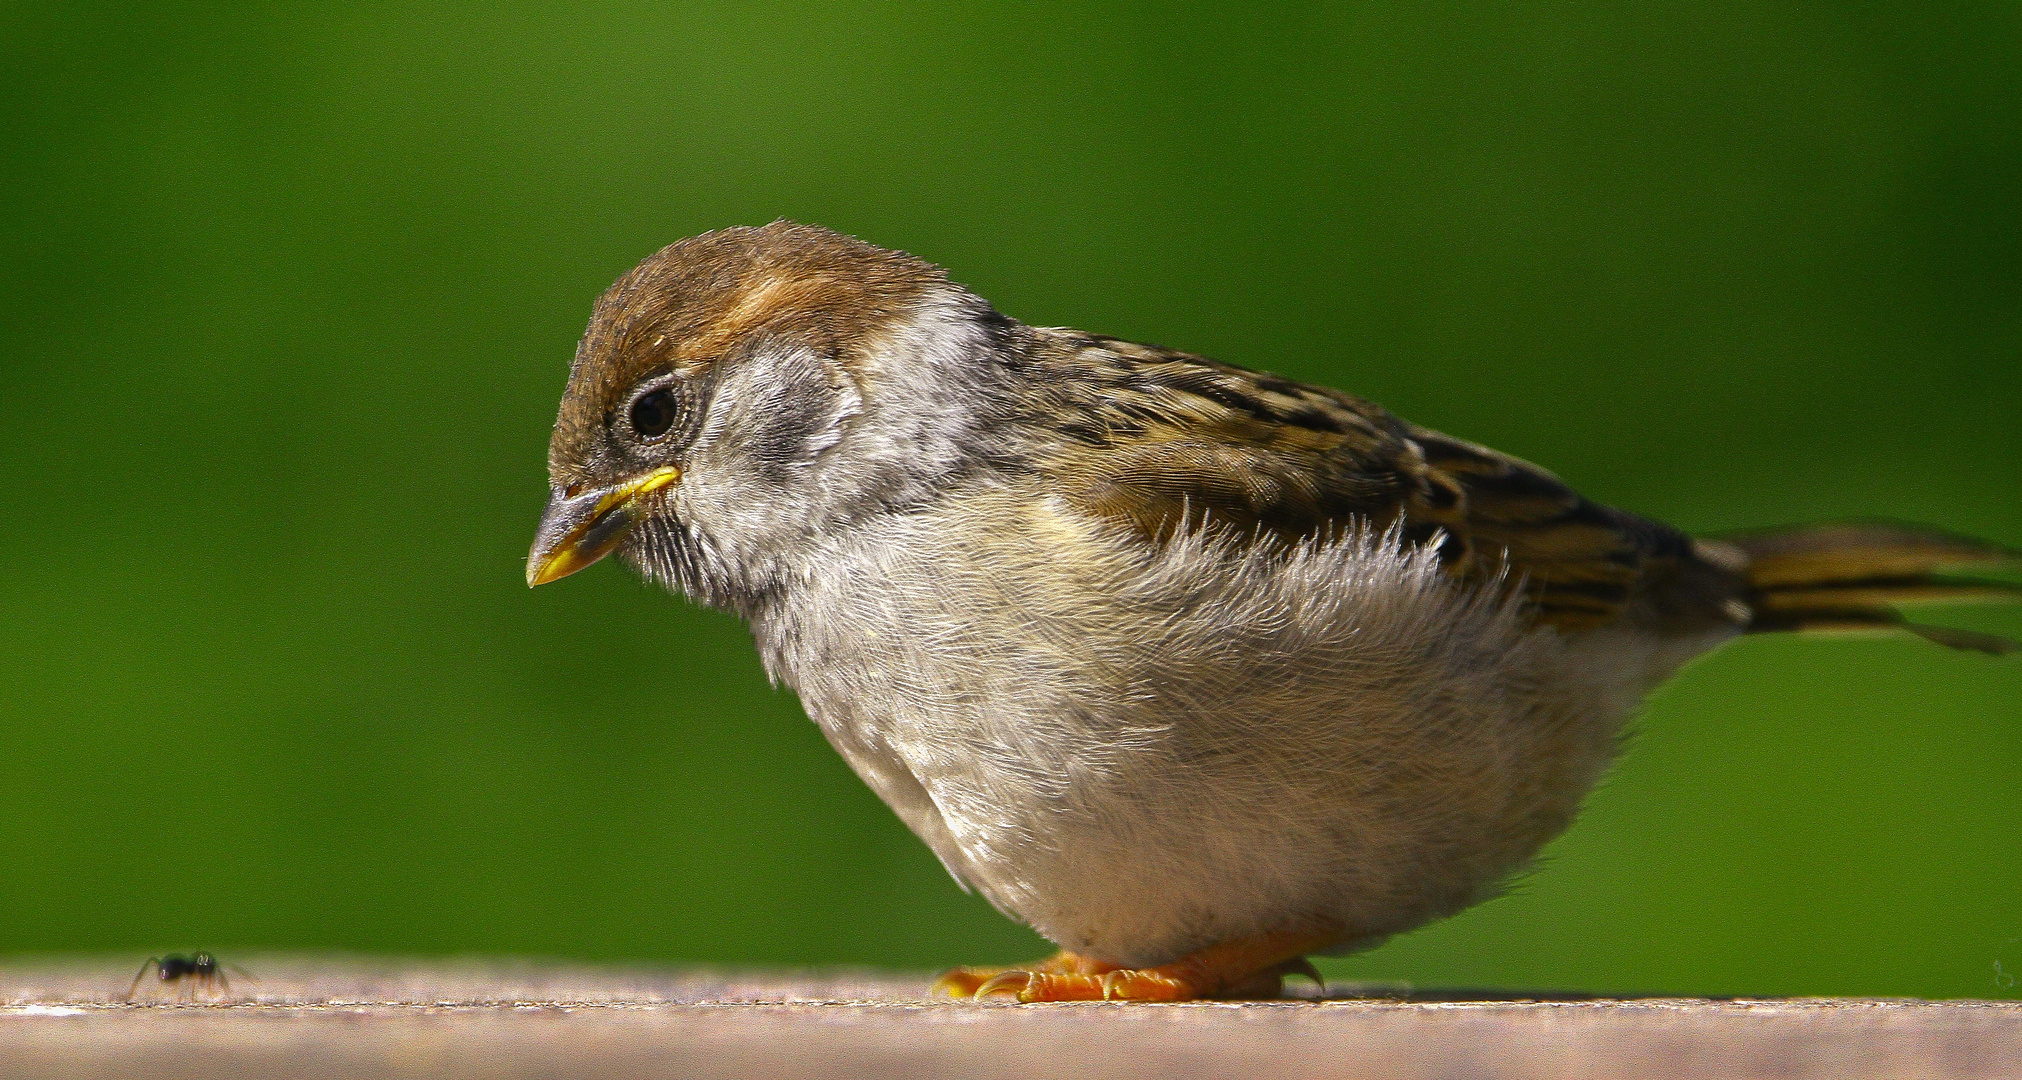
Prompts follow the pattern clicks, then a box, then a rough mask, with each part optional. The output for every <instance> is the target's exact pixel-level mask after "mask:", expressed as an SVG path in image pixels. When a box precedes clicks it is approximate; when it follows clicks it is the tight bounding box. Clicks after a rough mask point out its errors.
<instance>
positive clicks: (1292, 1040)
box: [0, 957, 2022, 1080]
mask: <svg viewBox="0 0 2022 1080" xmlns="http://www.w3.org/2000/svg"><path fill="white" fill-rule="evenodd" d="M225 959H227V960H232V961H236V962H238V963H241V964H243V965H244V966H245V967H246V968H248V969H249V970H251V972H252V973H253V974H254V975H257V976H259V981H258V983H257V984H254V983H251V982H249V981H247V980H245V979H243V978H236V980H235V983H234V985H233V988H232V989H233V991H234V992H233V994H232V995H230V996H229V997H226V998H224V999H223V1000H215V1001H194V1002H192V1001H184V1000H182V999H181V995H180V994H179V993H178V992H177V989H176V988H174V987H166V988H165V987H163V986H162V985H161V984H159V983H158V982H156V981H155V980H154V979H153V978H152V976H150V978H149V979H148V980H146V981H144V982H143V984H142V987H141V992H140V993H139V994H138V995H137V996H136V1000H135V1001H134V1002H133V1003H126V1002H124V1001H122V1000H120V999H121V998H122V996H123V995H124V993H125V990H126V986H127V983H128V981H129V980H130V979H131V977H132V974H133V969H134V967H135V966H137V964H138V960H139V958H134V959H131V960H125V959H122V960H117V961H115V960H105V961H102V962H100V961H94V962H80V961H72V962H65V963H50V964H46V965H40V966H30V965H19V964H17V965H13V966H10V967H8V968H6V969H4V970H0V1076H6V1077H144V1078H149V1080H170V1078H178V1077H203V1078H205V1080H219V1078H232V1080H238V1078H244V1077H261V1076H275V1077H300V1078H307V1080H316V1078H323V1077H346V1078H349V1077H409V1076H413V1077H444V1078H459V1077H530V1078H531V1077H540V1078H550V1077H555V1078H563V1077H565V1078H569V1080H601V1078H606V1077H704V1078H707V1077H782V1078H796V1077H822V1076H864V1077H880V1078H884V1077H889V1078H905V1077H928V1076H935V1077H938V1076H954V1077H964V1078H982V1077H999V1076H1004V1077H1010V1076H1016V1077H1020V1078H1028V1080H1030V1078H1044V1077H1053V1076H1061V1077H1067V1076H1076V1077H1079V1076H1088V1077H1100V1078H1102V1080H1120V1078H1126V1077H1137V1076H1146V1077H1150V1076H1159V1077H1172V1076H1212V1077H1230V1076H1258V1077H1273V1078H1281V1077H1322V1076H1326V1077H1337V1076H1338V1077H1384V1078H1396V1080H1415V1078H1421V1077H1422V1078H1427V1080H1431V1078H1440V1080H1459V1078H1472V1077H1481V1078H1499V1077H1523V1078H1531V1077H1550V1078H1555V1080H1556V1078H1585V1077H1636V1078H1650V1080H1661V1078H1666V1077H1695V1078H1696V1077H1750V1078H1755V1077H1765V1078H1766V1077H1820V1078H1824V1077H1834V1078H1838V1077H1888V1078H1896V1077H1902V1078H1911V1077H1914V1078H1918V1080H1924V1078H1942V1077H2022V1003H2016V1002H1912V1001H1854V1000H1803V1001H1799V1000H1779V1001H1702V1000H1682V999H1659V998H1649V999H1636V1000H1598V999H1580V998H1577V997H1574V996H1569V995H1561V996H1557V997H1556V998H1555V999H1551V1000H1523V999H1521V998H1520V996H1516V995H1505V996H1504V999H1501V1000H1498V999H1495V998H1492V997H1489V996H1487V995H1483V994H1480V993H1466V992H1454V993H1446V994H1424V993H1421V994H1418V995H1413V996H1404V995H1398V994H1392V995H1390V996H1387V997H1370V996H1365V997H1352V996H1348V995H1349V994H1351V993H1352V992H1355V991H1356V989H1357V988H1348V987H1338V986H1337V987H1332V988H1330V992H1331V995H1332V996H1331V997H1330V998H1329V999H1326V1000H1296V1001H1284V1002H1261V1003H1201V1004H1187V1005H1103V1004H1096V1003H1089V1004H1074V1005H1038V1006H1034V1005H1024V1006H1021V1005H1011V1004H995V1003H993V1004H976V1003H970V1002H954V1001H925V1000H921V999H920V997H919V995H920V994H921V993H922V992H923V991H924V989H925V979H924V978H911V979H908V978H903V977H898V976H891V975H872V974H862V973H857V974H853V973H847V972H827V973H816V974H805V973H803V974H794V973H774V974H764V973H761V974H749V973H746V974H734V975H732V974H711V973H707V972H665V971H647V970H626V969H577V968H565V967H555V966H538V965H501V964H463V965H458V964H423V965H414V964H391V963H371V962H363V961H356V960H320V959H311V958H302V957H225ZM1360 992H1361V993H1364V994H1368V993H1371V991H1370V990H1369V989H1368V988H1361V990H1360Z"/></svg>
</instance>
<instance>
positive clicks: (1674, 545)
mask: <svg viewBox="0 0 2022 1080" xmlns="http://www.w3.org/2000/svg"><path fill="white" fill-rule="evenodd" d="M1043 333H1046V334H1049V335H1053V336H1054V337H1053V341H1052V344H1053V348H1052V349H1050V350H1048V351H1047V352H1046V354H1045V355H1046V356H1047V360H1046V361H1045V362H1047V363H1051V364H1053V365H1056V366H1057V367H1058V368H1059V369H1060V370H1059V374H1060V375H1061V379H1060V380H1059V383H1058V385H1060V386H1062V387H1065V388H1078V389H1074V390H1067V389H1064V390H1063V391H1062V393H1064V394H1070V395H1073V400H1069V401H1067V402H1063V403H1062V404H1063V405H1065V406H1067V407H1068V408H1067V410H1066V411H1068V412H1069V413H1070V415H1075V416H1077V417H1078V420H1077V422H1076V424H1075V425H1074V430H1073V431H1072V432H1071V435H1072V436H1073V437H1074V438H1075V439H1076V441H1077V442H1078V444H1079V445H1078V446H1076V447H1075V449H1074V450H1073V452H1071V453H1070V454H1069V455H1068V461H1067V464H1066V465H1065V466H1064V467H1063V468H1062V470H1061V471H1062V473H1063V475H1062V476H1061V477H1060V478H1059V479H1060V480H1061V482H1062V487H1063V489H1064V490H1065V491H1067V492H1068V494H1069V497H1070V498H1071V499H1073V500H1074V501H1075V502H1076V503H1077V504H1078V505H1080V506H1081V507H1082V508H1083V509H1085V510H1086V511H1088V512H1090V513H1093V514H1095V515H1098V516H1101V517H1105V518H1109V519H1112V520H1116V521H1120V522H1123V523H1126V524H1128V525H1129V526H1131V527H1132V528H1133V529H1136V530H1137V531H1139V532H1141V533H1143V534H1144V535H1146V536H1147V537H1149V538H1152V539H1155V540H1162V539H1164V538H1165V537H1168V536H1170V535H1172V534H1173V532H1174V531H1176V530H1177V529H1179V528H1181V527H1200V526H1202V525H1205V524H1214V525H1219V526H1223V527H1228V528H1231V529H1234V530H1236V531H1237V532H1239V533H1240V534H1243V535H1248V536H1256V537H1262V538H1271V539H1275V540H1280V541H1290V542H1296V541H1301V540H1307V539H1314V538H1331V537H1334V536H1339V535H1341V534H1342V533H1343V532H1345V531H1347V530H1349V529H1351V528H1354V527H1356V526H1357V525H1359V524H1367V525H1369V526H1373V527H1375V528H1379V529H1380V528H1387V527H1389V526H1390V525H1392V524H1395V523H1399V522H1400V521H1401V528H1402V530H1403V532H1404V535H1405V537H1406V539H1407V540H1408V541H1410V542H1414V543H1431V542H1435V541H1437V542H1438V543H1439V544H1440V555H1441V559H1442V561H1443V562H1444V563H1445V564H1446V566H1447V567H1448V569H1449V571H1450V572H1452V573H1454V574H1456V575H1460V576H1464V577H1468V578H1470V579H1475V580H1487V579H1489V578H1491V577H1494V576H1496V575H1498V574H1502V573H1505V572H1507V573H1508V574H1509V576H1510V578H1511V579H1512V580H1514V581H1518V582H1520V583H1521V587H1522V588H1523V589H1524V590H1525V592H1526V595H1527V598H1528V599H1529V601H1530V603H1531V610H1532V612H1533V614H1534V617H1535V618H1536V619H1537V620H1538V621H1539V622H1542V623H1548V624H1551V625H1555V626H1559V627H1563V628H1576V627H1586V626H1597V625H1601V624H1603V623H1606V622H1608V621H1610V620H1612V619H1614V618H1615V617H1616V616H1617V615H1618V614H1619V613H1620V612H1621V610H1622V609H1623V607H1624V606H1625V605H1626V604H1628V603H1629V601H1630V600H1631V598H1632V597H1635V596H1637V595H1638V594H1639V592H1645V591H1648V590H1649V589H1650V588H1651V586H1652V585H1653V583H1655V582H1657V581H1658V579H1661V578H1663V577H1665V576H1666V575H1668V574H1671V573H1673V572H1675V570H1676V569H1677V567H1678V565H1679V564H1680V563H1681V561H1684V560H1687V559H1689V557H1690V554H1691V551H1692V548H1691V541H1690V540H1688V539H1686V538H1685V537H1684V536H1683V535H1682V534H1680V533H1678V532H1676V531H1675V530H1672V529H1670V528H1668V527H1666V526H1663V525H1659V524H1656V523H1654V522H1649V521H1645V520H1643V519H1641V518H1638V517H1635V516H1634V515H1631V514H1626V513H1623V512H1621V511H1618V510H1613V509H1610V508H1608V507H1605V506H1601V505H1600V504H1598V503H1595V502H1592V501H1590V500H1588V499H1585V498H1583V497H1581V496H1580V495H1579V493H1577V492H1575V491H1573V490H1572V489H1571V488H1569V487H1567V486H1566V485H1565V484H1564V483H1563V482H1562V481H1560V480H1559V479H1558V478H1557V477H1555V476H1553V475H1552V474H1551V473H1549V472H1547V471H1545V470H1544V469H1541V468H1538V467H1537V466H1535V465H1531V464H1528V463H1526V462H1523V461H1519V460H1517V459H1516V458H1512V457H1509V456H1507V455H1504V454H1499V453H1497V452H1495V451H1493V450H1489V449H1487V448H1485V447H1481V446H1476V445H1474V444H1472V443H1468V442H1464V441H1462V440H1459V439H1453V438H1450V437H1448V436H1445V435H1441V434H1439V433H1438V432H1434V431H1429V430H1426V429H1423V428H1417V427H1413V426H1411V425H1408V424H1405V423H1403V422H1402V421H1400V420H1398V419H1397V418H1396V417H1394V416H1392V415H1391V414H1390V413H1388V412H1386V411H1385V410H1383V409H1382V408H1380V407H1378V406H1376V405H1374V404H1372V403H1370V402H1367V401H1364V400H1362V399H1360V398H1357V397H1354V396H1352V395H1349V394H1345V393H1342V392H1340V391H1337V390H1331V389H1327V388H1324V387H1317V386H1307V385H1303V384H1300V383H1295V382H1292V381H1290V380H1286V379H1281V378H1278V377H1276V376H1272V375H1265V374H1261V373H1258V372H1253V371H1247V370H1245V369H1242V368H1238V367H1234V366H1232V365H1228V364H1222V363H1219V362H1216V361H1213V360H1208V359H1206V358H1204V357H1198V356H1193V355H1190V354H1187V353H1179V352H1174V351H1171V350H1167V349H1161V348H1158V347H1156V346H1149V345H1140V344H1136V343H1133V342H1124V341H1118V340H1115V339H1111V338H1098V337H1092V336H1088V335H1080V334H1075V333H1073V332H1071V331H1044V332H1043Z"/></svg>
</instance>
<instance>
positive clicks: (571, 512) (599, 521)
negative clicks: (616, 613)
mask: <svg viewBox="0 0 2022 1080" xmlns="http://www.w3.org/2000/svg"><path fill="white" fill-rule="evenodd" d="M679 479H681V470H680V469H677V468H674V467H673V466H671V465H670V466H668V467H667V468H664V469H655V470H653V471H652V472H649V473H647V474H646V475H644V476H641V477H637V478H634V479H631V480H627V481H625V482H624V483H622V484H617V485H615V486H612V487H607V488H599V489H597V490H595V491H586V492H584V493H583V494H581V495H576V496H570V495H568V494H567V493H565V492H560V491H557V492H556V493H555V495H554V497H553V498H551V499H549V500H548V508H547V510H545V511H543V512H542V514H541V527H540V530H539V531H538V532H536V533H535V534H534V549H533V551H532V552H530V553H529V554H528V555H527V587H528V588H532V587H533V586H535V585H546V584H547V583H548V582H550V581H554V580H556V579H557V578H565V577H568V576H569V575H570V574H573V573H575V572H576V571H578V570H581V569H582V568H584V567H586V566H588V565H590V564H591V563H593V562H596V561H597V560H598V559H601V558H603V557H604V556H606V555H609V554H610V553H611V549H612V548H615V547H617V546H618V541H620V540H623V539H624V538H625V534H626V533H628V532H630V531H632V526H634V525H637V524H638V523H639V519H640V517H641V516H643V511H642V509H641V507H642V506H643V505H644V503H645V501H646V496H648V495H651V494H652V493H654V492H656V491H658V490H660V489H661V488H663V487H666V486H667V485H669V484H671V483H674V482H675V481H677V480H679Z"/></svg>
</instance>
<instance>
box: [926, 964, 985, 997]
mask: <svg viewBox="0 0 2022 1080" xmlns="http://www.w3.org/2000/svg"><path fill="white" fill-rule="evenodd" d="M975 978H976V977H975V975H974V974H972V973H971V972H969V971H968V970H967V969H965V968H956V969H954V970H953V971H944V972H942V973H941V977H940V978H938V979H935V980H934V983H933V985H932V986H929V987H927V996H928V997H951V998H965V997H969V996H971V995H973V994H974V993H975V991H974V990H972V989H970V987H969V984H970V983H972V982H973V981H975Z"/></svg>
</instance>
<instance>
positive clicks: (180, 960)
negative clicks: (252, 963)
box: [126, 952, 260, 1001]
mask: <svg viewBox="0 0 2022 1080" xmlns="http://www.w3.org/2000/svg"><path fill="white" fill-rule="evenodd" d="M150 967H152V968H154V969H155V972H156V974H158V975H160V976H161V981H162V982H165V983H172V982H181V981H183V980H184V979H188V980H189V982H190V986H189V994H190V996H192V997H194V996H195V995H196V993H197V992H198V991H200V990H215V991H218V992H220V993H225V994H229V993H231V992H232V983H231V980H229V979H227V978H225V968H227V967H229V968H231V969H232V970H233V971H236V972H238V973H239V974H241V975H244V976H245V977H246V978H248V979H253V975H252V973H251V972H249V971H247V970H246V969H245V968H242V967H240V966H238V965H237V964H220V963H218V958H217V957H215V956H212V955H211V954H210V953H206V952H200V953H197V954H196V955H195V956H183V955H181V954H178V953H170V954H169V955H167V956H150V957H148V958H147V963H145V964H142V965H141V966H140V970H139V971H136V972H134V974H133V985H132V986H129V987H127V988H126V1000H128V1001H132V1000H133V992H134V991H136V990H138V989H140V980H141V977H142V976H144V975H146V974H147V969H148V968H150ZM253 981H254V982H259V981H260V980H258V979H253Z"/></svg>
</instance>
